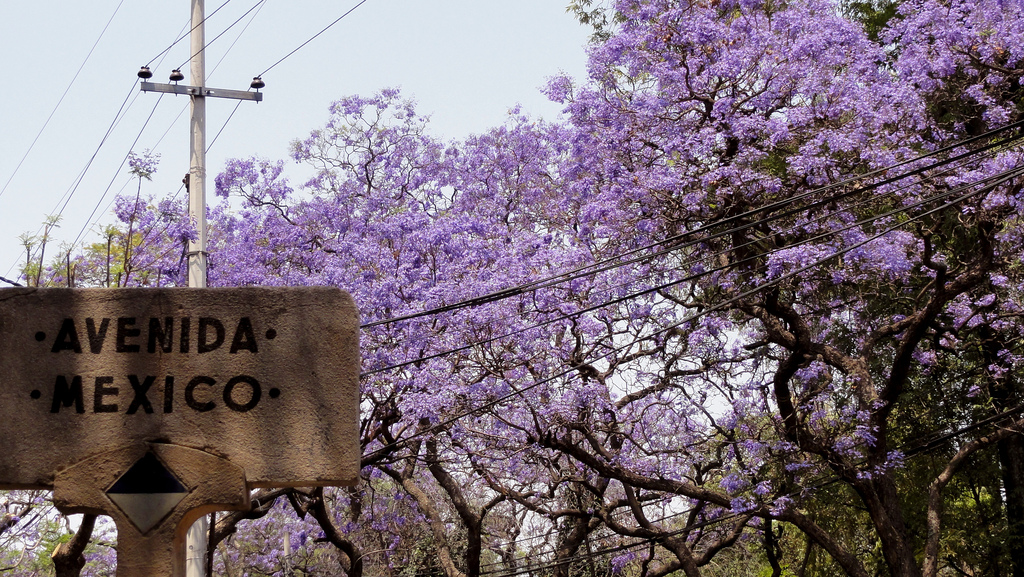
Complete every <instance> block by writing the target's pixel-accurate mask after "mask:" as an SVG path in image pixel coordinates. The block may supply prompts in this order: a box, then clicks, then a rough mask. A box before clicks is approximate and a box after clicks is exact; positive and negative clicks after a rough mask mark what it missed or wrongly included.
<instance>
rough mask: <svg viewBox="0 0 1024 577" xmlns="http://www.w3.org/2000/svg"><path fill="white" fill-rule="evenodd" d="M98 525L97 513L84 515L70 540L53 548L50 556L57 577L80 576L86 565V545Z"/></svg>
mask: <svg viewBox="0 0 1024 577" xmlns="http://www.w3.org/2000/svg"><path fill="white" fill-rule="evenodd" d="M95 526H96V515H83V516H82V524H81V525H79V526H78V531H76V532H75V534H74V535H73V536H72V537H71V539H70V540H69V541H66V542H64V543H61V544H60V545H58V546H57V548H56V549H54V550H53V554H52V555H51V556H50V558H51V559H52V560H53V568H54V570H55V574H56V576H57V577H78V576H79V575H80V574H81V573H82V568H83V567H85V555H84V553H85V546H86V545H88V544H89V538H90V537H92V529H93V527H95Z"/></svg>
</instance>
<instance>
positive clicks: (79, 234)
mask: <svg viewBox="0 0 1024 577" xmlns="http://www.w3.org/2000/svg"><path fill="white" fill-rule="evenodd" d="M163 96H164V95H163V94H161V95H160V97H159V98H157V99H156V103H155V104H154V105H153V110H151V111H150V112H149V116H147V117H146V121H145V122H144V123H143V124H142V128H140V129H139V133H138V135H136V136H135V140H133V141H132V144H131V146H130V147H129V148H128V152H127V153H125V155H124V157H122V159H121V163H120V164H118V166H117V173H120V172H121V168H123V167H124V164H125V163H126V162H128V156H129V155H130V154H131V151H132V150H134V149H135V145H136V144H138V142H139V139H140V138H142V133H143V131H145V130H146V127H147V126H149V121H150V120H152V119H153V114H155V113H156V109H157V107H158V106H160V103H161V102H162V101H163ZM116 179H117V174H115V175H114V177H113V178H111V179H110V182H109V183H108V184H107V187H106V188H105V189H104V190H103V194H102V195H101V196H100V198H99V200H98V201H96V205H95V206H94V207H93V209H92V212H90V213H89V217H88V218H86V219H85V225H83V226H82V229H81V230H79V231H78V235H77V236H75V240H74V241H73V242H72V243H71V244H72V246H74V245H77V244H78V241H79V240H81V238H82V235H83V234H85V231H86V230H87V229H88V228H89V226H90V225H89V222H90V221H91V220H92V217H93V216H95V215H96V211H97V210H99V208H100V205H101V204H102V203H103V199H105V198H106V197H107V194H109V193H110V187H111V186H113V185H114V180H116Z"/></svg>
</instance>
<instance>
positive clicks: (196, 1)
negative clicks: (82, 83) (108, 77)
mask: <svg viewBox="0 0 1024 577" xmlns="http://www.w3.org/2000/svg"><path fill="white" fill-rule="evenodd" d="M191 3H192V32H191V34H190V42H189V53H190V54H191V58H190V60H189V72H190V78H189V81H190V82H191V85H190V86H183V85H179V84H178V81H179V80H182V79H183V78H184V76H183V75H182V74H181V72H180V71H179V70H174V71H172V72H171V77H170V78H171V80H172V81H174V84H156V83H152V82H147V81H146V80H148V79H149V78H150V77H152V75H153V74H152V72H151V71H150V70H149V67H147V66H143V67H142V69H141V70H140V71H139V77H140V78H142V80H143V82H142V91H143V92H162V93H170V94H187V95H189V96H190V97H191V99H192V104H191V109H192V110H191V116H190V120H189V133H190V137H189V171H188V177H187V181H186V187H187V189H188V214H189V218H190V219H192V222H194V223H195V225H196V238H195V240H192V241H189V246H188V286H189V287H192V288H206V270H207V262H208V256H209V253H208V252H207V249H206V98H207V97H217V98H231V99H235V100H253V101H256V102H259V101H261V100H263V94H262V93H260V92H259V89H260V88H263V87H264V83H263V81H262V80H261V79H260V78H259V77H256V78H253V81H252V84H251V85H250V88H255V89H256V92H249V91H243V90H221V89H216V90H214V89H211V88H207V87H206V14H205V5H206V2H205V0H191ZM208 531H209V524H208V523H207V518H206V516H205V515H204V516H202V517H200V518H199V519H198V520H197V521H196V522H195V523H193V525H192V527H190V528H189V530H188V535H187V537H186V554H187V556H188V557H187V559H186V562H185V575H186V577H205V576H206V559H207V551H206V548H207V542H208Z"/></svg>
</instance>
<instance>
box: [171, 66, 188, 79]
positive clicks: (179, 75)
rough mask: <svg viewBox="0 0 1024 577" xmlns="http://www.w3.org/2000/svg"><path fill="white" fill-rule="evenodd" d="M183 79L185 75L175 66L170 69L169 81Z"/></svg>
mask: <svg viewBox="0 0 1024 577" xmlns="http://www.w3.org/2000/svg"><path fill="white" fill-rule="evenodd" d="M184 79H185V75H184V74H182V73H181V70H178V69H177V68H175V69H174V70H171V82H177V81H179V80H184Z"/></svg>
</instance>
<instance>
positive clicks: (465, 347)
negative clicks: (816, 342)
mask: <svg viewBox="0 0 1024 577" xmlns="http://www.w3.org/2000/svg"><path fill="white" fill-rule="evenodd" d="M990 178H991V177H990ZM977 184H979V183H977V182H976V183H971V184H970V185H965V186H975V185H977ZM953 190H954V191H956V190H962V188H957V189H953ZM890 194H893V193H890ZM950 194H953V193H952V192H946V193H942V194H941V195H939V196H937V197H931V198H928V199H925V200H921V201H918V202H917V203H915V204H912V205H909V206H904V207H900V208H896V209H892V210H890V211H888V212H885V213H883V214H881V215H875V216H872V217H868V218H866V219H863V220H860V221H857V222H854V223H852V224H848V225H846V226H845V227H843V228H840V229H838V230H833V231H829V232H826V233H821V234H818V235H816V236H812V237H809V238H807V239H804V240H803V241H801V242H800V243H798V244H794V245H790V246H787V247H785V248H793V247H796V246H801V245H804V244H810V243H812V242H816V241H820V240H824V239H826V238H828V237H830V236H833V235H835V234H838V233H840V232H843V231H846V230H850V229H852V228H854V227H858V226H861V225H864V224H868V223H870V222H872V221H874V220H878V219H881V218H886V217H889V216H893V215H895V214H899V213H901V212H903V211H905V210H907V209H908V208H915V207H920V206H923V205H924V204H927V203H930V202H933V201H935V200H936V199H939V198H944V197H945V196H948V195H950ZM801 210H803V209H801ZM825 216H827V215H825ZM822 218H824V216H823V217H822ZM731 232H733V231H727V232H726V233H724V234H728V233H731ZM752 242H753V241H752ZM734 248H741V247H734ZM729 251H730V249H724V250H723V251H722V252H723V253H727V252H729ZM769 253H770V251H766V252H764V253H760V254H755V255H751V256H748V257H746V258H745V259H743V260H741V261H738V262H733V263H728V264H723V265H719V266H717V267H712V268H710V269H705V270H702V271H701V272H698V273H694V274H690V275H687V276H684V277H682V278H680V279H676V280H673V281H670V282H667V283H664V284H661V285H658V286H655V287H651V288H647V289H644V290H642V291H638V292H633V293H630V294H627V295H625V296H622V297H618V298H615V299H612V300H608V301H604V302H602V303H599V304H596V305H591V306H589V307H586V308H584V309H580V310H577V311H574V312H572V313H565V314H562V315H559V316H556V317H553V318H549V319H547V320H544V321H542V322H539V323H537V324H534V325H530V326H528V327H524V328H521V329H517V330H514V331H510V332H506V333H504V334H501V335H497V336H494V337H489V338H487V339H483V340H480V341H474V342H472V343H468V344H465V345H462V346H459V347H455V348H452V349H446V350H443V351H439V352H437V353H433V354H430V355H421V356H419V357H417V358H415V359H409V360H407V361H403V362H400V363H395V364H392V365H388V366H385V367H380V368H375V369H371V370H367V371H364V372H363V373H361V374H360V377H367V376H370V375H373V374H376V373H381V372H385V371H388V370H393V369H398V368H403V367H406V366H409V365H413V364H418V363H422V362H424V361H429V360H433V359H437V358H441V357H444V356H447V355H450V354H454V353H458V352H463V351H467V350H470V349H472V348H473V347H476V346H480V345H484V344H489V343H492V342H496V341H499V340H502V339H505V338H508V337H512V336H517V335H520V334H522V333H525V332H527V331H530V330H533V329H536V328H540V327H543V326H547V325H549V324H552V323H555V322H559V321H563V320H569V319H572V318H575V317H578V316H581V315H584V314H586V313H589V312H593V311H596V310H598V309H601V308H604V307H607V306H611V305H614V304H620V303H622V302H625V301H628V300H631V299H634V298H637V297H640V296H643V295H646V294H651V293H654V292H659V291H662V290H666V289H668V288H671V287H674V286H677V285H680V284H683V283H687V282H692V281H695V280H699V279H701V278H704V277H707V276H710V275H712V274H714V273H716V272H721V271H723V270H727V269H730V268H733V267H735V266H739V265H742V264H744V263H747V262H751V261H755V260H757V259H759V258H762V257H764V256H767V255H768V254H769ZM711 256H714V255H711Z"/></svg>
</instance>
